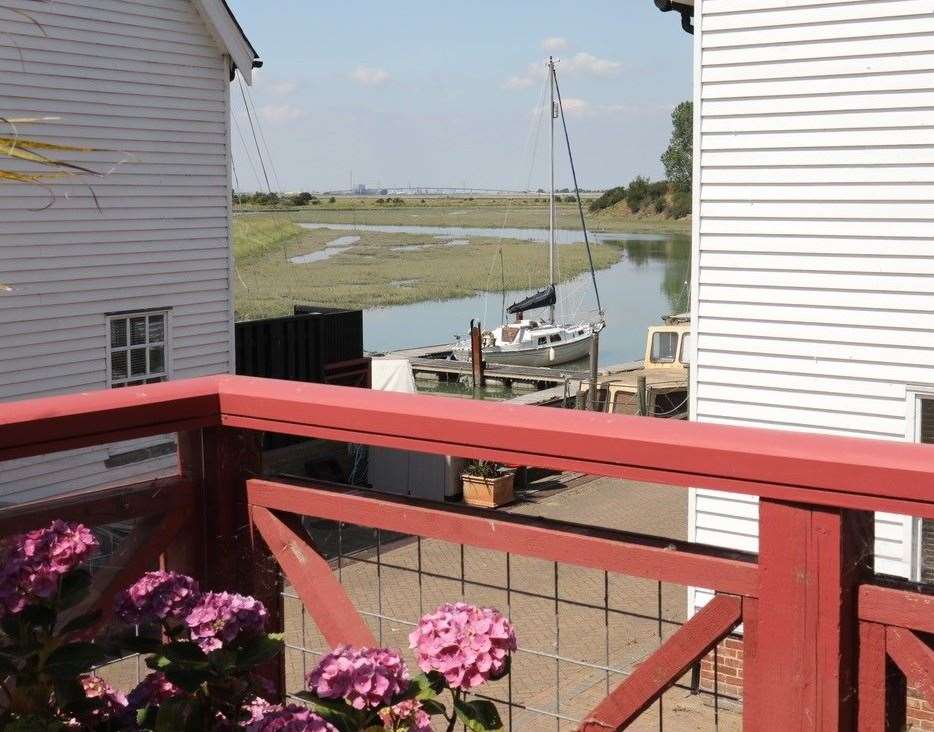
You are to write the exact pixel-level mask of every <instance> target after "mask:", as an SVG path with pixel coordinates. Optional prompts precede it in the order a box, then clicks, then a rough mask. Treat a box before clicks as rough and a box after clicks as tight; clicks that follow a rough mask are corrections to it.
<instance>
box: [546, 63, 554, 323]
mask: <svg viewBox="0 0 934 732" xmlns="http://www.w3.org/2000/svg"><path fill="white" fill-rule="evenodd" d="M548 87H549V89H550V90H551V105H550V106H549V108H548V115H549V117H550V118H551V119H550V133H551V136H550V143H549V144H550V150H551V194H550V197H549V203H548V231H549V239H548V271H549V278H550V282H551V286H552V287H554V286H555V284H556V283H555V61H554V59H553V58H552V57H551V56H549V57H548ZM549 313H550V314H551V322H552V323H554V322H555V306H554V305H551V306H550V307H549Z"/></svg>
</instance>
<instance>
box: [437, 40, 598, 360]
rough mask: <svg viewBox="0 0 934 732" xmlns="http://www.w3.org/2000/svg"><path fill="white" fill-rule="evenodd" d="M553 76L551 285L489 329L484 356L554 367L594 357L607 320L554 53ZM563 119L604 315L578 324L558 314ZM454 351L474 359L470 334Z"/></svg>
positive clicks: (550, 72)
mask: <svg viewBox="0 0 934 732" xmlns="http://www.w3.org/2000/svg"><path fill="white" fill-rule="evenodd" d="M548 77H549V78H548V83H549V87H550V90H551V115H550V116H551V122H550V128H551V135H550V146H551V158H550V163H551V195H550V199H549V208H548V224H549V225H548V231H549V241H548V244H549V246H548V263H549V271H550V284H549V285H548V287H546V288H545V289H544V290H541V291H539V292H536V293H534V294H532V295H529V296H528V297H526V298H524V299H522V300H520V301H519V302H516V303H513V304H512V305H510V306H509V307H508V308H507V309H506V312H507V313H508V314H509V315H515V316H516V319H515V322H512V323H504V324H503V325H501V326H499V327H497V328H494V329H492V330H488V331H484V332H483V334H482V339H481V348H482V352H483V359H484V360H485V361H487V362H488V363H504V364H514V365H521V366H554V365H558V364H562V363H569V362H571V361H579V360H581V359H583V358H586V357H587V356H588V354H589V353H590V348H591V343H592V341H593V339H594V336H595V334H596V333H599V332H600V331H601V330H602V329H603V328H604V326H605V325H606V321H605V320H604V314H603V308H602V306H601V304H600V293H599V291H598V289H597V278H596V274H595V272H594V267H593V257H592V256H591V252H590V240H589V239H588V237H587V226H586V224H585V222H584V209H583V206H582V204H581V198H580V190H579V188H578V185H577V172H576V171H575V169H574V157H573V156H572V154H571V140H570V137H569V136H568V130H567V124H566V122H565V119H564V107H563V105H562V104H561V90H560V87H559V86H558V77H557V75H556V73H555V62H554V59H553V58H552V57H549V58H548ZM556 95H557V98H556ZM558 119H560V120H561V125H562V128H563V130H564V139H565V142H566V143H567V150H568V158H569V160H570V163H571V174H572V176H573V179H574V193H575V194H576V198H577V208H578V212H579V213H580V221H581V228H582V231H583V235H584V243H585V244H586V246H587V256H588V259H589V260H590V275H591V279H592V281H593V288H594V295H595V297H596V301H597V313H598V317H597V318H596V319H593V320H589V321H581V322H576V323H558V322H557V321H556V319H555V305H556V304H557V302H558V290H557V282H556V279H557V275H556V269H557V245H556V242H555V223H556V222H555V121H556V120H558ZM546 308H547V315H544V316H542V317H540V318H526V317H525V316H526V313H528V312H530V311H535V310H543V309H546ZM452 350H453V356H454V358H456V359H458V360H461V361H469V360H470V339H469V338H458V340H457V342H456V343H455V344H454V346H453V349H452Z"/></svg>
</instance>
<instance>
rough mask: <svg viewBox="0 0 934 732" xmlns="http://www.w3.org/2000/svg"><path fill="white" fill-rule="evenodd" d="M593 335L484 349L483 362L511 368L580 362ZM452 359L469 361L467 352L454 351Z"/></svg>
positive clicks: (588, 350)
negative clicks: (557, 341) (569, 339)
mask: <svg viewBox="0 0 934 732" xmlns="http://www.w3.org/2000/svg"><path fill="white" fill-rule="evenodd" d="M592 340H593V335H592V334H590V333H588V334H587V335H585V336H581V337H580V338H577V339H575V340H572V341H563V342H561V343H552V344H546V345H542V346H538V345H534V346H533V345H529V346H527V347H525V348H523V347H516V348H509V349H506V348H500V347H493V348H484V349H483V360H484V361H486V362H487V363H502V364H509V365H511V366H557V365H559V364H563V363H570V362H572V361H580V360H581V359H584V358H587V356H589V355H590V342H591V341H592ZM454 357H455V358H456V359H458V360H463V361H469V360H470V351H469V350H466V351H464V350H455V351H454Z"/></svg>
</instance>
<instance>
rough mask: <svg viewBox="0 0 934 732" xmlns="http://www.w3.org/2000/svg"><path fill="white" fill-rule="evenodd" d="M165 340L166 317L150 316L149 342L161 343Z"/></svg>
mask: <svg viewBox="0 0 934 732" xmlns="http://www.w3.org/2000/svg"><path fill="white" fill-rule="evenodd" d="M163 340H165V316H164V315H150V316H149V342H150V343H161V342H162V341H163Z"/></svg>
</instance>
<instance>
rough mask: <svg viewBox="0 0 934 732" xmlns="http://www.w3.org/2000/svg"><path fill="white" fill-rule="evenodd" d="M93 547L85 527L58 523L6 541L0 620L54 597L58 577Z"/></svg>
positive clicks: (1, 551)
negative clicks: (5, 615) (34, 603)
mask: <svg viewBox="0 0 934 732" xmlns="http://www.w3.org/2000/svg"><path fill="white" fill-rule="evenodd" d="M97 546H98V544H97V539H95V538H94V534H92V533H91V530H90V529H88V528H87V527H86V526H84V525H82V524H77V523H68V522H65V521H59V520H55V521H53V522H52V523H51V524H50V525H49V527H48V528H45V529H36V530H35V531H29V532H27V533H25V534H20V535H19V536H14V537H11V538H10V539H8V540H7V541H6V542H4V543H3V545H2V547H0V617H2V616H3V615H4V614H6V613H13V614H15V613H19V612H21V611H22V610H23V608H24V607H26V606H27V605H29V604H31V603H33V602H35V601H36V600H49V599H51V598H52V597H54V596H55V594H56V593H57V592H58V585H59V580H60V579H61V577H62V576H63V575H65V574H67V573H68V572H70V571H71V570H73V569H75V568H76V567H77V566H78V565H80V564H81V563H82V562H83V561H85V559H87V557H88V555H89V554H90V553H91V552H92V551H94V550H95V549H96V548H97Z"/></svg>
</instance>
